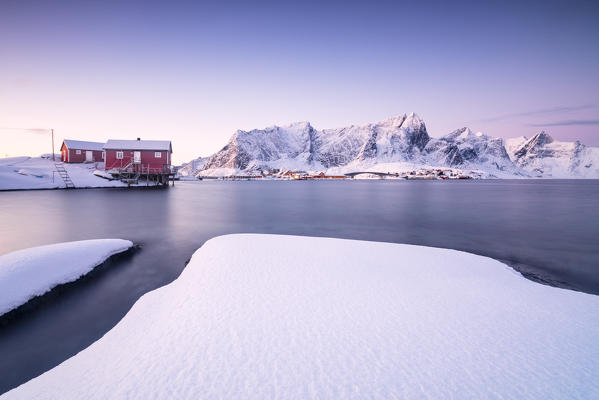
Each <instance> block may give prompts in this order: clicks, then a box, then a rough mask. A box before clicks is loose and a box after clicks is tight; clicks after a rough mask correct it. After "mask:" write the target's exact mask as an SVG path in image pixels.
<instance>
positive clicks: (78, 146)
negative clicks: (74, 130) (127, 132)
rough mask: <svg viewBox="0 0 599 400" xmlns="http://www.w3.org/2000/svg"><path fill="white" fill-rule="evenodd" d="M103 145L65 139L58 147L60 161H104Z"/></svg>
mask: <svg viewBox="0 0 599 400" xmlns="http://www.w3.org/2000/svg"><path fill="white" fill-rule="evenodd" d="M103 146H104V143H99V142H83V141H81V140H70V139H65V140H64V141H63V142H62V146H60V159H61V160H62V162H66V163H82V162H101V161H104V150H103V149H102V147H103Z"/></svg>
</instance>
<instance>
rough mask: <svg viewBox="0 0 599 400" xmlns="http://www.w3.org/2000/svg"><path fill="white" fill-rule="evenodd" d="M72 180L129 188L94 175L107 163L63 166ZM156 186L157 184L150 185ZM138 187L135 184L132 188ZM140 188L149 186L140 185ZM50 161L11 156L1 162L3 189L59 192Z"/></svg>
mask: <svg viewBox="0 0 599 400" xmlns="http://www.w3.org/2000/svg"><path fill="white" fill-rule="evenodd" d="M63 166H64V168H65V169H66V170H67V172H68V174H69V177H70V178H71V180H72V181H73V183H74V184H75V186H76V187H78V188H94V187H127V184H125V183H123V182H121V181H117V180H113V181H109V180H106V179H105V178H103V177H101V176H97V175H94V172H95V171H96V170H98V169H99V170H100V171H103V169H104V163H82V164H63ZM150 185H152V186H153V185H154V183H152V182H151V183H150ZM133 186H136V185H133ZM137 186H146V182H141V181H140V183H139V185H137ZM64 187H65V184H64V182H63V180H62V179H61V178H60V175H59V174H58V172H56V167H55V165H54V162H53V161H52V160H51V159H46V158H38V157H11V158H2V159H0V190H15V189H57V188H64Z"/></svg>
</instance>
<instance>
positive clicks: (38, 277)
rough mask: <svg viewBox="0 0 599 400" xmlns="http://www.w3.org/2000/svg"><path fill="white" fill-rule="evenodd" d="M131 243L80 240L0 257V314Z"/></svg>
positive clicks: (69, 280)
mask: <svg viewBox="0 0 599 400" xmlns="http://www.w3.org/2000/svg"><path fill="white" fill-rule="evenodd" d="M131 246H133V243H131V242H130V241H128V240H122V239H97V240H81V241H78V242H67V243H57V244H50V245H47V246H39V247H32V248H29V249H24V250H18V251H13V252H12V253H8V254H4V255H2V256H0V315H2V314H4V313H6V312H8V311H10V310H12V309H14V308H17V307H18V306H20V305H22V304H25V303H26V302H27V301H29V300H30V299H32V298H33V297H35V296H40V295H42V294H44V293H46V292H47V291H49V290H50V289H52V288H53V287H54V286H56V285H60V284H62V283H67V282H72V281H75V280H77V279H78V278H80V277H81V276H83V275H85V274H87V273H88V272H90V271H91V270H92V269H94V268H95V267H96V266H98V265H100V264H102V263H103V262H104V261H105V260H106V259H107V258H108V257H110V256H111V255H113V254H117V253H120V252H123V251H125V250H127V249H129V248H130V247H131Z"/></svg>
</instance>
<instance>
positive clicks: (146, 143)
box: [104, 139, 173, 151]
mask: <svg viewBox="0 0 599 400" xmlns="http://www.w3.org/2000/svg"><path fill="white" fill-rule="evenodd" d="M104 148H105V149H113V150H162V151H173V149H172V147H171V142H170V140H114V139H109V140H108V141H107V142H106V144H105V145H104Z"/></svg>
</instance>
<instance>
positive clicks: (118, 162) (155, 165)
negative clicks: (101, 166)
mask: <svg viewBox="0 0 599 400" xmlns="http://www.w3.org/2000/svg"><path fill="white" fill-rule="evenodd" d="M117 151H122V152H123V158H122V159H117V158H116V153H117ZM133 152H134V150H112V149H110V150H106V166H105V169H106V170H107V171H108V170H110V169H113V168H122V167H126V166H127V165H129V164H130V163H131V162H133ZM140 152H141V164H140V165H141V166H142V167H143V170H147V168H148V166H149V167H150V171H151V172H156V173H159V172H162V170H163V165H165V164H167V165H170V163H171V152H170V151H154V150H140ZM154 153H160V154H161V155H160V158H156V157H155V155H154ZM136 165H139V164H134V167H135V166H136ZM139 168H141V167H139ZM168 172H170V171H168Z"/></svg>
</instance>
